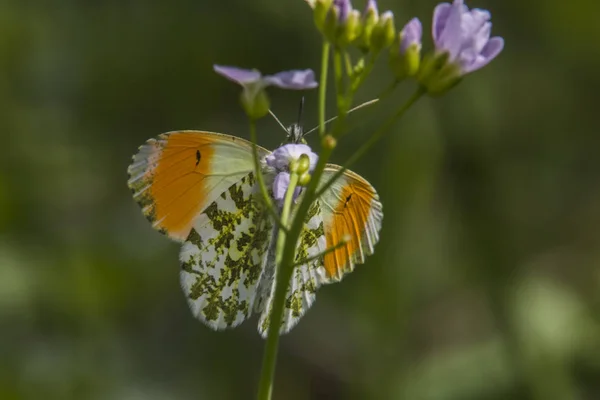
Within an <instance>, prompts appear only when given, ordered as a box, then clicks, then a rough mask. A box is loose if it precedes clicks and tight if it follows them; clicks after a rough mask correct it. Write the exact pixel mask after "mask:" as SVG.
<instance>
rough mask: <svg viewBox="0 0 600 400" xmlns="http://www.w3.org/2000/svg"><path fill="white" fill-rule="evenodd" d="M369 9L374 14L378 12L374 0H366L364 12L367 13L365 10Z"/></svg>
mask: <svg viewBox="0 0 600 400" xmlns="http://www.w3.org/2000/svg"><path fill="white" fill-rule="evenodd" d="M369 10H373V11H374V13H375V15H378V14H379V11H378V10H377V1H375V0H369V1H367V6H366V7H365V12H364V14H365V15H367V12H369Z"/></svg>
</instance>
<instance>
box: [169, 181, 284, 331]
mask: <svg viewBox="0 0 600 400" xmlns="http://www.w3.org/2000/svg"><path fill="white" fill-rule="evenodd" d="M259 196H260V192H259V189H258V185H257V184H256V182H255V179H254V176H253V174H252V173H250V174H248V175H246V176H245V177H243V178H242V179H241V180H240V181H239V182H237V183H235V184H233V185H231V186H230V187H229V189H227V190H226V191H225V192H223V193H222V194H221V195H220V196H218V197H217V199H215V200H214V201H213V202H212V203H211V204H210V205H209V206H208V207H207V208H206V209H205V210H204V211H203V212H202V213H201V214H200V215H199V216H198V218H197V219H196V220H195V222H194V224H193V228H192V229H191V232H190V234H189V235H188V237H187V239H186V240H185V243H184V244H183V246H182V248H181V253H180V260H181V264H182V271H181V286H182V288H183V291H184V293H185V295H186V297H187V299H188V303H189V305H190V308H191V310H192V313H193V314H194V315H195V316H196V317H197V318H198V319H200V320H201V321H203V322H204V323H205V324H207V325H208V326H210V327H211V328H213V329H224V328H230V327H234V326H237V325H239V324H240V323H241V322H242V321H243V320H244V319H246V318H247V317H248V316H250V314H251V313H252V311H253V306H254V302H255V299H256V293H257V285H258V282H259V281H260V279H261V276H262V274H263V271H264V264H265V263H266V259H267V257H266V256H267V249H268V248H269V242H270V239H271V230H272V224H271V222H270V220H269V218H268V215H267V214H266V212H265V209H264V205H263V203H262V202H259V201H257V200H258V199H259Z"/></svg>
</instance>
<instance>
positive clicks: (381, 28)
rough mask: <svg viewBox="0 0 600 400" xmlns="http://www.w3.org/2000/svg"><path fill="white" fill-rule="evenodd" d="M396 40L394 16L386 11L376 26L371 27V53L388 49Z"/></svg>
mask: <svg viewBox="0 0 600 400" xmlns="http://www.w3.org/2000/svg"><path fill="white" fill-rule="evenodd" d="M395 38H396V26H395V24H394V14H393V13H392V12H391V11H386V12H384V13H383V14H381V18H380V19H379V22H378V23H377V25H375V26H374V27H373V33H372V34H371V51H373V52H375V53H378V52H379V51H381V50H383V49H385V48H387V47H390V46H391V45H392V43H393V42H394V39H395Z"/></svg>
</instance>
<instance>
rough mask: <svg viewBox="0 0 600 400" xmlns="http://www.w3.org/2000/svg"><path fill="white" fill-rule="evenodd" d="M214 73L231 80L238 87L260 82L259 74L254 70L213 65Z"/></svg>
mask: <svg viewBox="0 0 600 400" xmlns="http://www.w3.org/2000/svg"><path fill="white" fill-rule="evenodd" d="M213 68H214V70H215V72H216V73H218V74H219V75H222V76H224V77H225V78H227V79H229V80H232V81H234V82H236V83H239V84H240V85H242V86H243V85H247V84H250V83H255V82H258V81H260V79H261V74H260V72H258V71H257V70H255V69H252V70H250V69H242V68H237V67H229V66H225V65H214V66H213Z"/></svg>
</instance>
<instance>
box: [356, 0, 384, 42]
mask: <svg viewBox="0 0 600 400" xmlns="http://www.w3.org/2000/svg"><path fill="white" fill-rule="evenodd" d="M377 22H379V13H378V12H377V5H376V4H375V2H374V1H370V2H369V4H368V5H367V9H366V11H365V13H364V16H363V21H362V32H361V34H360V37H359V38H358V39H357V41H356V45H357V46H358V47H359V48H360V49H361V50H362V51H364V52H367V51H369V49H370V48H371V37H372V36H373V29H375V26H376V25H377Z"/></svg>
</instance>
